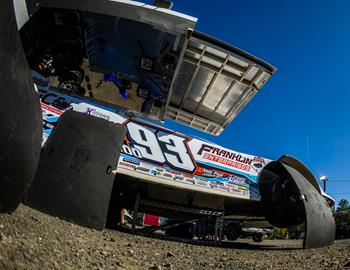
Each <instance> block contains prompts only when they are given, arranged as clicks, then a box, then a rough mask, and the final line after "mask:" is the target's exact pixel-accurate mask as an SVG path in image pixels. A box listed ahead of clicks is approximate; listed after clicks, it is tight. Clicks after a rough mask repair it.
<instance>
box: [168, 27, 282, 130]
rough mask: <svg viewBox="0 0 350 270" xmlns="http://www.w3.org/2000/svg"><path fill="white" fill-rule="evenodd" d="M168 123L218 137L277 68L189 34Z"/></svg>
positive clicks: (172, 98)
mask: <svg viewBox="0 0 350 270" xmlns="http://www.w3.org/2000/svg"><path fill="white" fill-rule="evenodd" d="M181 56H182V57H181V58H180V60H179V63H178V65H177V69H176V71H175V75H174V80H173V84H172V87H171V89H170V91H169V96H168V100H167V104H166V113H165V118H168V119H171V120H174V121H176V122H179V123H181V124H184V125H188V126H190V127H193V128H196V129H199V130H201V131H204V132H207V133H210V134H212V135H220V133H221V132H222V131H223V129H224V128H225V127H226V126H227V125H228V124H230V123H231V121H232V120H233V119H234V118H235V117H236V116H237V115H238V114H239V112H240V111H241V110H242V109H243V108H244V107H245V106H246V105H247V104H248V102H249V101H250V100H251V99H252V98H253V97H254V95H255V94H256V93H257V92H258V91H259V90H260V89H261V88H262V87H263V86H264V85H265V83H266V82H267V81H268V80H269V79H270V77H271V75H272V74H273V73H274V72H275V71H276V69H275V68H274V67H273V66H271V65H270V64H268V63H266V62H264V61H262V60H260V59H258V58H256V57H255V56H252V55H250V54H248V53H246V52H244V51H242V50H240V49H238V48H235V47H233V46H231V45H228V44H226V43H224V42H222V41H220V40H217V39H215V38H213V37H210V36H207V35H205V34H203V33H200V32H198V31H192V30H189V31H188V36H187V39H186V41H185V42H184V45H183V49H182V55H181Z"/></svg>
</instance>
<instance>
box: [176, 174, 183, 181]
mask: <svg viewBox="0 0 350 270" xmlns="http://www.w3.org/2000/svg"><path fill="white" fill-rule="evenodd" d="M174 180H180V181H183V180H185V178H184V177H183V176H181V175H175V176H174Z"/></svg>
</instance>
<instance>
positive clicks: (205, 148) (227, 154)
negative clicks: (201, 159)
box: [197, 144, 252, 165]
mask: <svg viewBox="0 0 350 270" xmlns="http://www.w3.org/2000/svg"><path fill="white" fill-rule="evenodd" d="M203 152H204V153H207V154H208V153H210V154H212V155H215V156H217V157H221V158H225V159H227V160H232V161H237V162H239V163H243V164H247V165H251V163H252V159H251V158H247V157H244V156H242V155H241V154H239V153H235V152H231V151H228V150H224V149H220V148H218V147H214V146H211V145H207V144H202V146H201V148H200V149H199V151H198V153H197V154H198V155H202V154H203Z"/></svg>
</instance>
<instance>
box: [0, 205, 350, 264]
mask: <svg viewBox="0 0 350 270" xmlns="http://www.w3.org/2000/svg"><path fill="white" fill-rule="evenodd" d="M347 260H350V239H349V240H338V241H336V242H335V243H334V244H333V245H332V246H331V247H326V248H319V249H312V250H303V249H301V242H300V241H295V240H288V241H271V240H265V241H263V242H262V243H254V242H252V241H251V240H246V239H244V240H238V241H236V242H225V243H224V244H223V247H213V246H199V245H193V244H187V243H180V242H174V241H167V240H161V239H155V238H149V237H142V236H134V235H130V234H128V233H123V232H118V231H110V230H104V231H102V232H101V231H96V230H91V229H86V228H84V227H80V226H77V225H74V224H71V223H68V222H65V221H62V220H60V219H58V218H54V217H51V216H48V215H46V214H43V213H41V212H38V211H36V210H33V209H31V208H29V207H27V206H24V205H21V206H20V207H19V208H18V209H17V211H16V212H15V213H14V214H12V215H8V214H1V215H0V269H305V268H308V269H343V267H342V265H343V264H344V263H345V262H346V261H347ZM349 269H350V268H349Z"/></svg>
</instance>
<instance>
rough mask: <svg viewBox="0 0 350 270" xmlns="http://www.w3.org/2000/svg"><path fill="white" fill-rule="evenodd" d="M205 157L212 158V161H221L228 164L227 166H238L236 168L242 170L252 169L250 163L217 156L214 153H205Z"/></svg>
mask: <svg viewBox="0 0 350 270" xmlns="http://www.w3.org/2000/svg"><path fill="white" fill-rule="evenodd" d="M203 158H205V159H207V160H210V161H214V162H217V163H221V164H223V165H227V166H230V167H233V168H236V169H240V170H244V171H249V170H250V166H249V165H246V164H242V163H239V162H236V161H233V160H230V159H227V158H222V157H219V156H216V155H213V154H208V153H205V154H204V155H203Z"/></svg>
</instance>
